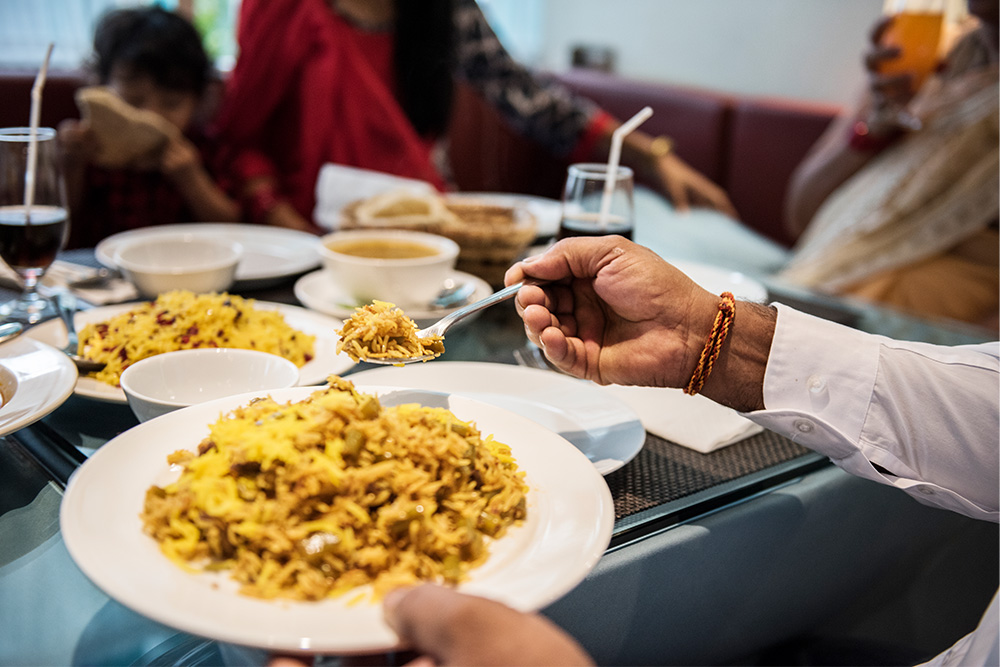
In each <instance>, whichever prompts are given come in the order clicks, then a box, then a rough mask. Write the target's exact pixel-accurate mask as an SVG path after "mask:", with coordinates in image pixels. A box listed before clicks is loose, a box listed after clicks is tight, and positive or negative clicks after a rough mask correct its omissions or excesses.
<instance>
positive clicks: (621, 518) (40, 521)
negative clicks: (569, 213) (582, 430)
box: [0, 251, 991, 664]
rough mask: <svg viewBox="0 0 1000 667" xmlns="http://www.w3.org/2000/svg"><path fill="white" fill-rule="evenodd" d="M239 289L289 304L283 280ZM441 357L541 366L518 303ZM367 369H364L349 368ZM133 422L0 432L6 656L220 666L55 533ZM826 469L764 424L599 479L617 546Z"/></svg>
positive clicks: (87, 420)
mask: <svg viewBox="0 0 1000 667" xmlns="http://www.w3.org/2000/svg"><path fill="white" fill-rule="evenodd" d="M63 258H64V259H66V260H68V261H72V262H76V263H80V264H90V265H93V264H94V256H93V253H92V251H72V252H69V253H64V255H63ZM768 289H769V296H770V297H771V298H772V299H775V300H781V301H785V302H787V303H789V305H792V306H795V307H797V308H799V309H800V310H804V311H806V312H812V313H813V314H816V315H819V316H822V317H827V318H828V319H834V320H837V321H841V322H843V323H845V324H848V325H849V326H853V327H856V328H859V329H862V330H865V331H869V332H872V333H884V334H887V335H892V336H895V337H900V338H907V339H911V340H925V341H928V342H934V343H946V344H959V343H971V342H980V341H983V340H988V339H989V338H991V335H990V333H989V332H987V331H981V330H977V329H974V328H971V327H965V326H962V325H957V324H954V323H940V322H933V323H932V322H924V321H921V320H917V319H914V318H910V317H907V316H906V315H904V314H901V313H896V312H892V311H888V310H885V309H877V308H872V307H866V306H862V305H859V304H853V303H845V302H841V301H837V300H833V299H829V298H825V297H821V296H819V295H814V294H809V293H806V292H801V291H796V290H793V289H791V288H787V287H784V286H781V285H768ZM244 296H249V297H253V298H256V299H259V300H263V301H272V302H278V303H297V302H296V300H295V298H294V296H293V292H292V283H291V281H290V282H288V283H285V284H281V285H277V286H272V287H270V288H267V289H263V290H257V291H254V292H247V293H245V294H244ZM443 359H444V360H451V361H479V362H482V361H487V362H494V363H501V364H515V363H521V364H537V363H538V356H537V351H536V350H534V349H533V348H532V346H530V345H529V344H528V343H527V341H526V339H525V336H524V331H523V326H522V324H521V322H520V320H519V318H518V317H517V315H516V312H515V311H514V307H513V304H512V302H506V303H503V304H500V305H498V306H495V307H493V308H491V309H489V310H487V311H485V312H484V313H483V314H482V315H481V316H480V317H479V318H478V319H477V320H475V321H473V322H471V323H469V324H468V325H466V326H464V327H463V328H461V329H459V330H457V331H456V332H455V333H454V334H450V335H449V344H448V346H447V352H446V353H445V356H444V357H443ZM532 360H533V361H532ZM366 368H370V366H368V365H366V364H360V365H359V366H358V367H357V368H356V369H354V370H353V371H352V372H356V371H360V370H365V369H366ZM346 375H347V376H348V377H349V375H350V373H347V374H346ZM137 423H138V422H137V420H136V418H135V416H134V415H133V414H132V412H131V410H130V409H129V408H128V406H127V405H123V404H112V403H100V402H96V401H93V400H91V399H87V398H84V397H80V396H72V397H70V398H69V399H68V400H67V401H66V402H65V403H64V404H63V405H62V406H60V407H59V408H58V409H56V410H55V411H53V412H52V413H51V414H50V415H48V416H47V417H45V418H44V419H42V420H41V421H39V422H37V423H36V424H34V425H32V426H30V427H27V428H24V429H21V430H20V431H17V432H15V433H13V434H11V435H9V436H8V437H6V438H3V439H2V440H0V627H3V628H5V629H4V631H3V632H4V634H5V635H6V636H7V637H10V638H18V639H16V641H6V640H5V641H3V642H0V663H5V664H20V663H22V662H24V663H27V662H35V663H37V662H39V660H41V661H42V662H44V663H52V664H217V663H218V662H219V661H220V659H221V656H220V654H219V649H218V647H217V646H215V645H214V644H213V643H212V642H208V641H206V640H203V639H200V638H197V637H192V636H188V635H183V634H179V633H177V632H176V631H173V630H171V629H170V628H167V627H164V626H161V625H159V624H157V623H155V622H153V621H150V620H148V619H145V618H143V617H142V616H139V615H137V614H135V613H133V612H131V611H129V610H128V609H125V608H124V607H122V606H121V605H119V604H117V603H116V602H114V601H113V600H110V599H108V598H107V597H106V596H105V595H104V594H103V593H102V592H101V591H99V590H97V589H96V588H95V587H94V586H93V585H91V584H90V583H89V581H88V580H87V579H86V577H84V576H83V575H82V574H81V573H80V572H79V570H77V569H76V567H75V565H74V564H73V562H72V560H71V559H70V557H69V554H68V553H67V552H66V549H65V547H64V546H63V544H62V542H61V539H60V536H59V532H58V509H59V501H60V498H61V488H62V486H64V485H65V482H66V480H67V479H68V477H69V475H71V474H72V472H73V470H75V468H76V467H77V466H79V465H80V463H81V462H82V461H83V460H85V457H86V456H88V455H90V454H92V453H93V452H94V451H95V450H96V449H98V448H99V447H100V446H101V445H102V444H103V443H105V442H106V441H108V440H109V439H110V438H113V437H114V436H115V435H117V434H118V433H121V432H123V431H125V430H127V429H129V428H131V427H132V426H134V425H135V424H137ZM827 465H829V464H828V463H827V461H826V460H825V459H824V458H823V457H820V456H818V455H816V454H814V453H811V452H809V451H808V450H805V449H804V448H801V447H800V446H798V445H796V444H794V443H792V442H791V441H789V440H787V439H785V438H783V437H781V436H779V435H777V434H774V433H770V432H766V431H765V432H764V433H760V434H757V435H755V436H752V437H751V438H748V439H747V440H745V441H743V442H740V443H737V444H736V445H733V446H730V447H726V448H723V449H721V450H718V451H716V452H713V453H711V454H700V453H697V452H694V451H692V450H689V449H686V448H683V447H680V446H678V445H676V444H675V443H671V442H669V441H666V440H663V439H662V438H657V437H656V436H653V435H651V434H647V438H646V443H645V445H644V446H643V448H642V449H641V450H640V452H639V454H638V455H637V456H636V458H635V459H633V460H632V461H631V462H630V463H628V464H627V465H625V466H624V467H622V468H621V469H619V470H617V471H615V472H613V473H611V474H609V475H607V476H606V478H605V479H606V481H607V483H608V485H609V487H610V488H611V490H612V495H613V497H614V499H615V511H616V523H615V534H614V537H613V541H612V549H621V548H627V547H628V546H629V545H630V544H631V543H633V542H635V541H637V540H641V539H642V538H643V537H644V536H645V535H648V534H651V533H653V532H655V531H658V530H662V529H663V528H665V527H669V526H671V525H675V524H677V523H680V522H683V521H685V520H687V519H689V518H691V517H695V516H698V515H700V514H704V513H705V512H709V511H713V510H715V509H718V508H720V507H724V506H726V505H728V504H731V503H736V502H738V501H740V500H742V499H746V498H749V497H751V496H753V495H754V494H758V493H760V492H762V491H765V490H767V489H769V488H773V487H775V486H777V485H780V484H782V483H784V482H786V481H788V480H790V479H793V478H796V477H799V476H803V475H807V474H808V473H810V472H811V471H813V470H815V469H817V468H820V467H824V466H827Z"/></svg>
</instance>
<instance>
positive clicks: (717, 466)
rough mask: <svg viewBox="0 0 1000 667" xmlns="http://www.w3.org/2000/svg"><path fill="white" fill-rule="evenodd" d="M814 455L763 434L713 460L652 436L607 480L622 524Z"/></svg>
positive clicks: (714, 455)
mask: <svg viewBox="0 0 1000 667" xmlns="http://www.w3.org/2000/svg"><path fill="white" fill-rule="evenodd" d="M809 452H810V450H808V449H806V448H805V447H802V446H801V445H797V444H795V443H794V442H792V441H791V440H789V439H788V438H786V437H784V436H782V435H779V434H777V433H775V432H773V431H766V430H765V431H762V432H760V433H757V434H755V435H753V436H751V437H749V438H747V439H745V440H742V441H740V442H737V443H735V444H732V445H729V446H728V447H724V448H722V449H719V450H716V451H714V452H711V453H708V454H702V453H700V452H696V451H694V450H692V449H688V448H687V447H682V446H680V445H678V444H675V443H673V442H670V441H669V440H664V439H663V438H660V437H658V436H655V435H652V434H651V433H646V444H645V445H644V446H643V448H642V450H641V451H640V452H639V453H638V454H637V455H636V457H635V458H634V459H632V460H631V461H629V463H628V464H627V465H625V466H623V467H622V468H620V469H618V470H616V471H614V472H612V473H610V474H608V475H607V476H605V478H604V479H605V481H607V483H608V486H609V487H610V488H611V495H612V498H613V499H614V503H615V520H616V524H617V523H621V522H622V520H623V519H627V518H628V517H630V516H632V515H634V514H636V513H638V512H642V511H644V510H648V509H651V508H653V507H657V506H659V505H664V504H667V503H670V502H672V501H675V500H679V499H681V498H684V497H687V496H690V495H692V494H695V493H697V492H699V491H704V490H705V489H709V488H712V487H714V486H718V485H720V484H723V483H725V482H729V481H732V480H735V479H737V478H740V477H744V476H746V475H748V474H751V473H754V472H758V471H761V470H764V469H766V468H769V467H772V466H775V465H777V464H779V463H784V462H786V461H791V460H792V459H795V458H798V457H800V456H803V455H805V454H808V453H809Z"/></svg>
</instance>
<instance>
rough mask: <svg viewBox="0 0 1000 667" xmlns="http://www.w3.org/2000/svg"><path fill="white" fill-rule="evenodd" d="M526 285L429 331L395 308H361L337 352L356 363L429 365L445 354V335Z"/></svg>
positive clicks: (492, 297)
mask: <svg viewBox="0 0 1000 667" xmlns="http://www.w3.org/2000/svg"><path fill="white" fill-rule="evenodd" d="M522 285H524V283H523V282H521V283H516V284H514V285H511V286H510V287H505V288H504V289H502V290H500V291H498V292H494V293H493V294H491V295H489V296H488V297H486V298H485V299H481V300H479V301H476V302H474V303H470V304H469V305H468V306H465V307H464V308H459V309H458V310H456V311H454V312H452V313H449V314H448V315H446V316H445V317H442V318H441V319H440V320H438V321H437V322H435V323H434V324H432V325H431V326H429V327H427V328H426V329H417V325H416V324H415V323H414V321H413V320H412V319H410V318H409V317H407V316H406V315H405V314H404V313H403V311H401V310H400V309H398V308H396V306H395V305H394V304H391V303H388V302H386V301H375V302H373V303H371V304H369V305H367V306H364V307H362V308H358V309H357V311H355V313H354V315H352V316H351V317H350V318H349V319H348V320H347V321H345V322H344V328H343V329H341V330H340V331H339V332H338V333H339V334H340V341H339V342H338V343H337V351H338V352H344V353H346V354H347V355H348V356H349V357H351V359H353V360H354V361H366V362H368V363H372V364H384V365H390V366H402V365H404V364H412V363H416V362H418V361H430V360H431V359H434V358H436V357H439V356H441V354H442V353H444V335H445V333H446V332H447V331H448V329H450V328H451V327H453V326H454V325H456V324H458V323H459V322H461V321H462V320H464V319H466V318H468V317H470V316H471V315H474V314H475V313H478V312H479V311H481V310H484V309H486V308H489V307H490V306H492V305H495V304H498V303H500V302H501V301H506V300H507V299H510V298H512V297H513V296H514V295H515V294H517V292H518V291H519V290H520V289H521V287H522Z"/></svg>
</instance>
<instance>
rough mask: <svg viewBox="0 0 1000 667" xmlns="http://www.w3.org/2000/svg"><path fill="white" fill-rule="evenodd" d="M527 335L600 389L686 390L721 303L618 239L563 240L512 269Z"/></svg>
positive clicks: (650, 254)
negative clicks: (536, 283)
mask: <svg viewBox="0 0 1000 667" xmlns="http://www.w3.org/2000/svg"><path fill="white" fill-rule="evenodd" d="M505 279H506V282H507V284H508V285H509V284H513V283H516V282H519V281H521V280H525V279H528V280H529V282H530V281H531V279H534V280H537V281H546V282H544V284H543V285H541V286H534V285H528V286H525V287H523V288H522V289H521V291H520V292H519V293H518V295H517V299H516V301H515V303H516V305H517V309H518V312H519V313H520V314H521V317H522V318H523V319H524V325H525V331H526V333H527V335H528V338H529V339H530V340H531V341H532V342H534V343H536V344H537V345H538V346H539V347H541V348H542V349H543V350H544V351H545V355H546V356H547V357H548V358H549V360H551V361H552V363H553V364H555V366H556V367H557V368H559V369H560V370H563V371H565V372H567V373H570V374H571V375H575V376H577V377H582V378H586V379H589V380H593V381H594V382H597V383H599V384H636V385H645V386H654V387H678V386H682V385H683V383H685V382H686V381H687V379H688V378H690V376H691V372H692V371H693V369H694V367H695V364H696V363H697V359H698V355H699V354H700V353H701V349H702V347H703V345H704V342H705V339H706V337H707V336H708V333H709V331H710V330H711V327H712V321H713V319H714V317H715V312H716V309H717V304H718V301H719V299H718V297H716V296H714V295H712V294H710V293H708V292H706V291H705V290H703V289H702V288H701V287H699V286H698V285H696V284H695V283H694V282H693V281H691V280H690V279H689V278H688V277H687V276H685V275H684V274H683V273H681V272H680V271H678V270H677V269H675V268H674V267H673V266H671V265H670V264H668V263H667V262H665V261H663V259H661V258H660V257H659V256H658V255H656V253H654V252H653V251H651V250H649V249H648V248H646V247H644V246H641V245H638V244H635V243H632V242H631V241H628V240H626V239H624V238H622V237H620V236H604V237H599V238H592V239H585V238H576V239H565V240H563V241H560V242H559V243H557V244H556V245H554V246H553V247H552V248H550V249H549V250H548V251H547V252H545V253H544V254H542V255H539V256H537V257H533V258H529V259H527V260H525V261H523V262H519V263H518V264H515V265H514V266H513V267H511V268H510V269H509V270H508V271H507V275H506V278H505Z"/></svg>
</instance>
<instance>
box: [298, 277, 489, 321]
mask: <svg viewBox="0 0 1000 667" xmlns="http://www.w3.org/2000/svg"><path fill="white" fill-rule="evenodd" d="M451 278H452V280H455V281H456V282H460V283H461V282H466V281H468V282H471V283H473V284H474V285H475V286H476V289H475V291H474V292H473V293H472V296H470V297H469V299H468V301H466V302H465V303H462V304H459V305H457V306H454V307H452V308H431V307H430V306H428V307H426V308H421V309H416V308H406V309H404V312H405V313H406V315H407V317H410V318H411V319H412V320H413V321H414V322H416V323H417V326H418V327H426V326H428V325H431V324H434V323H435V322H437V321H438V320H440V319H441V318H442V317H444V316H445V315H447V314H448V313H450V312H452V311H455V310H458V309H459V308H461V307H462V306H465V305H467V304H469V303H472V302H473V301H478V300H479V299H485V298H486V297H488V296H489V295H490V294H492V293H493V289H492V288H491V287H490V284H489V283H488V282H486V281H485V280H483V279H482V278H479V277H477V276H474V275H472V274H471V273H464V272H462V271H455V272H453V273H452V274H451ZM294 291H295V298H296V299H298V300H299V301H301V302H302V304H303V305H305V307H306V308H312V309H313V310H315V311H318V312H321V313H324V314H326V315H332V316H333V317H339V318H340V319H342V320H346V319H347V318H349V317H350V316H351V315H353V314H354V311H355V308H356V307H355V306H352V305H351V298H350V297H349V296H347V295H346V294H344V293H343V291H341V289H340V286H339V285H337V284H336V282H335V281H334V279H333V277H332V276H331V274H330V273H328V272H326V271H324V270H323V269H320V270H319V271H313V272H312V273H308V274H306V275H304V276H302V277H301V278H299V279H298V280H297V281H295V289H294ZM467 321H469V320H466V322H467Z"/></svg>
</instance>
